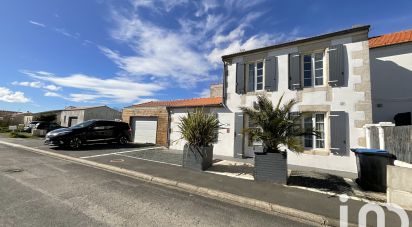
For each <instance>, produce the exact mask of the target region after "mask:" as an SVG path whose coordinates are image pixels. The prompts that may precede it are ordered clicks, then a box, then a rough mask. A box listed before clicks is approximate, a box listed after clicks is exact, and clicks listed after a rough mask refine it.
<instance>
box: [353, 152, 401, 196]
mask: <svg viewBox="0 0 412 227" xmlns="http://www.w3.org/2000/svg"><path fill="white" fill-rule="evenodd" d="M351 150H352V151H353V152H354V153H355V154H356V164H357V167H358V179H357V181H356V183H358V185H359V186H360V187H361V188H363V189H365V190H371V191H377V192H386V166H387V165H393V162H394V160H395V159H396V157H395V155H393V154H390V153H388V152H387V151H385V150H379V149H366V148H356V149H351Z"/></svg>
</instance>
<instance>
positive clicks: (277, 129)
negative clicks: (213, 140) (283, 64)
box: [240, 95, 315, 184]
mask: <svg viewBox="0 0 412 227" xmlns="http://www.w3.org/2000/svg"><path fill="white" fill-rule="evenodd" d="M282 99H283V96H282V97H281V98H280V99H279V101H278V103H277V105H276V106H274V105H273V103H272V102H271V101H270V100H269V99H268V98H266V97H265V96H263V95H260V96H258V97H257V105H255V106H253V107H240V108H241V110H242V111H243V113H244V114H245V115H247V116H248V117H249V120H250V121H252V122H253V123H254V124H255V125H256V126H257V127H254V128H244V129H243V133H244V134H247V135H248V137H249V140H250V141H261V142H262V145H263V152H260V153H257V152H256V153H255V168H254V178H255V180H259V181H270V182H274V183H280V184H286V183H287V175H288V172H287V171H288V168H287V152H286V148H288V149H289V150H291V151H294V152H302V151H303V146H302V140H301V136H303V135H305V134H308V133H309V134H313V133H315V132H314V131H313V129H311V130H308V131H304V130H303V128H302V127H301V124H300V121H299V116H298V115H293V114H290V113H291V110H292V107H293V106H294V105H295V104H296V101H295V100H294V99H292V100H289V101H288V102H286V103H285V104H283V105H281V102H282Z"/></svg>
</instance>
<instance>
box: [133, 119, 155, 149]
mask: <svg viewBox="0 0 412 227" xmlns="http://www.w3.org/2000/svg"><path fill="white" fill-rule="evenodd" d="M132 127H133V135H134V139H133V142H135V143H152V144H156V134H157V118H156V117H134V118H133V126H132Z"/></svg>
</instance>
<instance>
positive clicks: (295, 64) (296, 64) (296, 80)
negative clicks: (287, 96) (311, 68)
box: [289, 53, 302, 90]
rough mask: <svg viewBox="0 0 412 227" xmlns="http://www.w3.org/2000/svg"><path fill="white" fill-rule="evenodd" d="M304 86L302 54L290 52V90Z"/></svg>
mask: <svg viewBox="0 0 412 227" xmlns="http://www.w3.org/2000/svg"><path fill="white" fill-rule="evenodd" d="M301 87H302V82H301V79H300V55H299V53H293V54H289V90H299V89H301Z"/></svg>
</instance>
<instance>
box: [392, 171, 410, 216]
mask: <svg viewBox="0 0 412 227" xmlns="http://www.w3.org/2000/svg"><path fill="white" fill-rule="evenodd" d="M411 176H412V168H409V167H400V166H387V193H386V196H387V202H388V203H395V204H397V205H399V206H401V207H402V208H404V209H407V210H412V181H411V180H409V179H410V177H411Z"/></svg>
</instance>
